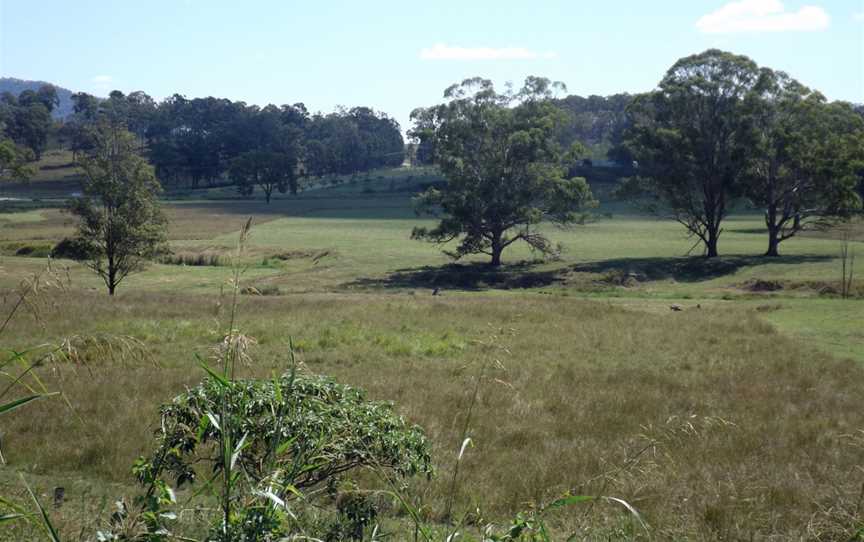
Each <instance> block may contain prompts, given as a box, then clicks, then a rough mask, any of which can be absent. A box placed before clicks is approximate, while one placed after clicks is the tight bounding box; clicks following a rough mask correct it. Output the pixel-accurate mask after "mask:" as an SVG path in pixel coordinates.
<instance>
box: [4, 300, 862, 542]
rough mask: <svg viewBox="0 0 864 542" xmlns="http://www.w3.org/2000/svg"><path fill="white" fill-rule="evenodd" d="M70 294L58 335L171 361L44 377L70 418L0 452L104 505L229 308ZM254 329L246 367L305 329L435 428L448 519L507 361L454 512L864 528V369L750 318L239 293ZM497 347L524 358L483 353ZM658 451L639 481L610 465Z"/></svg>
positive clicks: (18, 418)
mask: <svg viewBox="0 0 864 542" xmlns="http://www.w3.org/2000/svg"><path fill="white" fill-rule="evenodd" d="M67 295H68V296H69V297H68V298H67V299H65V300H64V303H63V306H64V307H66V308H65V309H63V310H62V311H58V312H55V313H53V314H51V315H50V316H48V320H47V322H46V326H47V329H50V330H51V331H52V334H55V335H57V336H60V335H65V334H72V333H75V332H82V331H83V330H82V327H84V328H86V330H87V332H92V333H123V334H125V335H130V336H133V337H136V338H137V339H139V340H141V341H142V342H143V343H144V344H146V345H147V348H148V350H149V353H150V354H151V355H152V357H153V358H154V359H157V360H158V361H159V366H154V365H152V364H146V363H141V364H137V365H135V366H133V367H129V366H118V364H113V363H104V364H102V365H101V366H96V365H95V364H94V366H91V370H87V369H86V368H84V367H80V366H79V367H77V368H76V367H71V366H70V367H68V368H64V369H63V370H60V371H58V372H54V373H52V374H46V375H45V376H46V377H47V378H48V382H49V384H50V385H53V387H54V388H56V389H62V390H63V392H64V393H65V394H66V395H67V396H68V397H69V399H70V400H71V402H72V404H73V405H75V409H76V412H75V414H70V413H69V412H68V410H66V409H65V408H64V407H63V405H62V404H61V403H60V402H44V403H42V404H38V405H35V406H34V408H31V409H28V410H26V411H20V412H19V413H16V415H15V416H13V417H12V418H11V420H10V421H9V423H8V425H7V426H6V427H4V433H5V435H6V437H5V439H4V441H5V446H6V450H7V452H6V453H7V457H8V458H9V460H10V463H11V464H12V466H13V468H15V469H18V470H24V471H27V472H32V473H36V474H39V475H41V476H45V477H49V479H50V477H51V476H56V477H58V479H62V478H63V477H64V476H70V475H73V473H74V476H75V477H76V478H77V477H81V478H84V479H87V480H90V481H91V483H92V484H93V486H94V487H95V488H97V489H95V490H94V491H97V492H98V491H102V490H101V489H98V488H103V487H104V485H105V484H108V483H123V484H128V483H129V481H130V479H129V475H128V467H129V465H130V464H131V461H132V460H133V459H134V458H135V457H136V456H137V455H138V454H140V453H142V452H144V451H145V450H146V449H147V446H148V440H149V435H150V432H151V431H152V429H153V424H154V423H155V422H156V420H157V417H156V409H157V406H158V404H159V403H161V402H164V401H166V400H168V399H170V397H172V396H173V395H175V394H176V393H178V392H179V391H181V390H182V389H183V388H184V386H187V385H190V384H192V383H194V382H196V381H198V380H199V379H200V378H201V376H202V375H201V371H200V370H199V369H198V368H197V366H196V363H195V361H194V358H193V356H192V353H193V352H199V353H201V354H202V355H207V354H208V352H209V351H210V349H211V348H212V347H213V346H214V345H215V344H216V343H217V342H218V340H219V334H218V333H217V325H216V306H215V301H216V300H215V299H213V298H206V297H200V296H182V295H179V296H167V295H161V294H147V295H145V294H141V295H128V296H124V297H122V298H120V299H117V300H113V301H112V300H108V299H107V298H105V297H104V296H100V295H87V294H83V293H74V292H73V293H70V294H67ZM241 324H242V326H243V328H244V330H245V331H247V332H248V333H249V334H250V335H252V336H254V337H256V338H257V339H258V342H259V345H258V346H257V347H256V348H255V349H254V351H253V354H254V358H255V360H256V362H255V364H254V365H253V366H249V367H246V368H245V369H244V371H245V372H246V373H247V374H252V375H259V376H265V375H269V374H271V373H272V372H274V371H277V372H278V371H279V370H280V366H281V364H283V363H284V362H285V349H286V346H287V342H288V337H289V335H293V336H295V337H296V338H297V340H298V343H299V344H300V346H301V348H302V357H303V359H304V360H305V363H306V365H307V366H308V367H309V369H310V370H313V371H318V372H322V373H326V374H330V375H333V376H335V377H336V378H338V379H339V380H341V381H344V382H348V383H351V384H354V385H358V386H362V387H365V388H367V389H368V390H369V391H370V393H371V395H372V396H373V397H375V398H383V399H389V400H393V401H395V403H396V404H397V405H398V407H399V410H400V411H401V412H402V413H403V414H404V415H406V416H407V417H409V418H410V419H411V420H412V421H415V422H417V423H419V424H421V425H422V426H423V427H425V428H426V430H427V431H428V433H429V435H430V437H431V439H432V441H433V442H434V443H435V457H436V460H437V463H438V467H439V469H440V474H439V476H438V478H437V480H436V481H433V482H432V483H431V484H428V485H426V484H422V483H421V484H418V485H415V486H414V487H413V488H412V491H414V492H416V493H417V494H418V495H422V496H423V499H424V501H425V502H426V503H427V504H428V508H427V509H426V513H427V514H428V515H429V517H430V518H431V519H436V518H439V517H440V515H441V514H442V513H443V504H444V495H445V494H446V492H447V490H448V488H447V484H448V481H449V478H450V477H449V475H448V473H449V472H450V471H451V469H452V468H453V466H454V458H455V454H456V452H457V451H458V449H459V445H460V444H461V440H460V431H461V423H460V420H461V419H462V416H464V414H465V409H466V405H467V402H468V399H469V397H468V396H469V391H470V389H471V379H472V378H473V375H474V374H476V370H475V368H476V363H478V362H479V361H480V360H483V359H486V358H488V357H490V356H494V357H496V358H497V359H499V360H500V361H501V366H500V367H499V368H497V369H495V370H493V371H492V372H491V373H489V378H488V379H487V381H486V382H485V383H484V384H483V386H482V387H481V392H480V395H479V402H478V405H477V407H476V410H475V412H474V421H473V422H472V424H471V430H470V436H471V438H472V439H473V441H474V443H475V445H476V446H475V448H473V449H471V450H469V451H468V452H467V456H466V459H465V460H464V462H463V465H462V474H461V475H460V476H461V477H462V479H463V481H462V482H461V483H460V484H459V486H458V492H457V499H456V502H457V505H456V507H455V508H456V509H457V510H468V509H472V508H473V507H474V506H477V505H479V506H482V508H483V511H484V513H487V514H490V515H491V516H493V517H504V516H505V515H506V514H510V513H512V512H514V511H516V510H519V509H522V508H524V506H525V505H526V503H528V502H532V501H540V500H545V499H548V498H550V497H552V496H554V495H556V494H558V493H560V492H563V491H565V490H567V489H575V490H576V491H577V492H579V493H596V492H600V491H603V492H605V493H607V494H611V495H616V496H619V497H622V498H625V499H627V500H628V501H630V502H632V503H633V504H634V505H635V506H637V507H638V508H639V510H640V511H641V512H643V514H644V516H645V518H646V519H647V521H648V522H649V524H650V525H651V526H652V532H653V534H654V535H655V537H656V538H658V539H670V538H677V539H684V538H686V539H715V540H729V539H750V537H754V538H755V539H760V538H766V537H775V538H777V539H798V538H813V537H814V536H815V535H816V533H822V534H825V535H826V537H827V538H826V539H833V538H831V537H828V536H827V535H828V533H834V534H837V533H840V532H842V531H843V529H851V528H852V522H854V521H857V522H859V523H860V521H861V520H862V517H861V515H860V514H859V513H858V511H857V508H856V505H855V503H856V502H857V498H858V495H859V493H860V489H861V483H862V476H861V473H860V470H859V469H858V465H860V457H861V453H862V448H861V446H860V444H861V439H860V438H858V439H857V440H856V439H855V438H853V437H854V436H855V435H860V433H859V431H860V430H861V429H862V428H864V415H862V413H861V411H860V408H859V405H858V402H859V400H858V398H859V394H860V387H861V384H862V382H864V368H862V367H861V366H860V365H859V364H856V363H854V362H851V361H846V362H844V361H838V360H835V359H832V358H830V357H829V356H827V355H823V354H820V353H818V352H816V351H813V350H809V349H807V348H805V347H803V345H802V344H800V343H797V342H794V341H792V340H789V339H786V338H784V337H782V336H780V335H778V334H777V333H776V332H775V331H774V329H773V328H772V327H770V326H769V325H767V324H764V323H762V321H761V320H759V319H757V317H756V316H755V314H754V313H751V312H747V311H744V310H740V311H728V310H709V309H702V310H696V309H692V310H688V311H685V312H683V313H671V312H670V313H669V314H668V315H666V314H664V315H648V314H645V313H640V312H635V311H629V310H625V309H622V308H616V307H612V306H609V305H606V304H603V303H597V302H588V301H579V300H572V299H567V298H558V297H551V296H537V297H536V298H533V299H531V300H530V302H528V300H527V299H526V298H525V297H523V296H512V297H502V296H487V295H472V296H468V295H451V296H448V297H445V298H433V297H431V296H425V297H420V296H409V295H399V296H396V295H390V296H385V295H380V296H379V295H306V296H290V297H279V298H258V297H256V298H244V299H243V300H242V302H241ZM14 326H15V327H13V328H10V334H11V336H14V337H16V343H17V342H20V343H22V344H26V343H28V342H32V341H33V340H34V339H36V338H37V337H44V334H43V333H42V332H39V331H38V329H36V328H34V327H33V326H32V325H31V324H30V323H28V322H27V321H26V320H20V321H18V322H17V323H16V324H15V325H14ZM502 330H503V331H502ZM493 332H494V333H496V334H500V335H501V339H500V340H501V341H502V342H503V343H504V344H506V345H508V347H509V354H506V355H502V354H501V352H500V351H497V350H488V349H486V348H485V347H483V346H481V345H480V344H479V343H478V341H479V340H483V339H485V338H486V337H487V336H488V335H489V334H490V333H493ZM406 345H408V346H406ZM10 346H12V345H10ZM79 417H80V419H83V420H84V421H83V422H82V421H79ZM34 420H38V423H34ZM647 443H652V444H651V446H650V447H649V450H648V451H647V452H646V453H643V454H642V455H641V456H640V457H639V459H638V461H636V462H635V464H634V465H633V466H632V468H630V469H628V470H626V471H624V472H618V471H617V470H616V469H617V467H619V466H620V465H622V464H624V463H625V462H626V459H627V457H628V456H631V455H632V454H634V453H635V452H636V451H638V450H640V449H642V448H643V447H645V445H646V444H647ZM604 475H606V476H604ZM42 479H45V478H42ZM72 498H73V502H74V496H73V497H72ZM76 506H78V505H75V506H69V507H68V510H69V512H68V513H69V514H70V516H72V517H69V518H66V519H67V521H68V525H69V528H70V529H71V528H72V527H71V526H72V525H75V524H76V522H80V518H78V519H76V518H75V514H76V512H75V510H77V509H78V508H76ZM65 510H66V509H64V514H65ZM562 522H563V523H564V524H566V525H568V526H570V527H578V526H580V525H581V526H584V525H590V526H591V527H592V528H593V529H597V530H599V531H597V532H608V533H615V532H618V531H616V529H619V528H621V526H622V525H625V526H626V524H627V523H628V522H629V520H627V519H626V517H625V516H624V515H623V514H621V513H620V512H619V511H618V510H614V509H607V508H602V507H596V508H593V509H592V510H591V513H590V514H589V516H587V517H584V516H583V515H582V513H581V512H580V511H579V510H576V511H573V512H571V513H570V515H569V516H566V517H564V518H562ZM622 532H625V531H622ZM838 536H839V535H838Z"/></svg>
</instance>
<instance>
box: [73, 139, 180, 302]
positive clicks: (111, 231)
mask: <svg viewBox="0 0 864 542" xmlns="http://www.w3.org/2000/svg"><path fill="white" fill-rule="evenodd" d="M135 149H136V144H135V138H134V136H133V135H132V134H130V133H129V132H126V131H125V130H120V129H116V128H112V129H106V130H103V131H102V132H101V133H100V134H99V138H98V142H97V145H96V148H95V150H94V151H92V152H91V153H89V154H88V155H87V156H85V157H84V158H82V159H81V160H80V166H81V168H82V170H83V171H84V176H85V180H84V182H83V192H84V196H83V197H81V198H78V199H76V200H74V201H73V202H72V204H71V206H70V211H71V212H72V213H73V214H74V215H76V216H78V217H79V224H78V232H77V237H76V239H75V241H76V242H77V243H79V245H80V246H81V247H83V249H84V250H83V254H82V256H83V258H82V260H81V261H82V263H84V265H86V266H87V267H89V268H90V269H92V270H93V271H94V272H95V273H96V274H97V275H99V277H101V278H102V280H103V281H104V282H105V285H106V286H107V287H108V293H109V295H114V291H115V289H116V288H117V285H118V284H120V282H121V281H122V280H123V279H124V278H126V277H127V276H129V275H130V274H132V273H135V272H138V271H140V270H141V269H143V267H144V266H145V265H146V263H147V261H148V260H152V259H153V258H155V257H157V256H158V255H160V254H162V253H164V252H166V251H167V241H166V224H167V220H166V218H165V216H164V215H163V213H162V210H161V206H160V204H159V200H158V195H159V193H160V192H161V186H160V185H159V181H158V180H156V177H155V175H154V174H153V168H152V167H151V166H150V165H149V164H147V162H146V161H145V160H144V159H143V158H142V157H141V156H139V155H138V154H136V152H135Z"/></svg>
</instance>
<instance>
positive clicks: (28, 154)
mask: <svg viewBox="0 0 864 542" xmlns="http://www.w3.org/2000/svg"><path fill="white" fill-rule="evenodd" d="M33 158H34V155H33V152H32V151H31V150H30V149H28V148H26V147H21V146H19V145H16V144H15V142H14V141H12V140H11V139H0V181H5V180H13V181H27V180H29V179H30V178H31V177H33V175H35V174H36V170H35V168H34V167H33V166H31V165H29V164H28V162H30V161H32V160H33Z"/></svg>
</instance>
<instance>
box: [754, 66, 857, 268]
mask: <svg viewBox="0 0 864 542" xmlns="http://www.w3.org/2000/svg"><path fill="white" fill-rule="evenodd" d="M762 78H763V82H762V83H761V84H760V86H759V88H758V90H757V91H756V92H754V93H753V95H752V96H750V97H749V98H748V100H747V101H748V104H749V107H751V108H752V118H753V126H754V129H755V134H756V144H755V145H754V146H753V147H752V151H753V152H752V157H751V161H750V167H749V168H748V175H747V179H746V183H745V193H746V195H747V196H748V198H749V199H750V200H751V201H752V202H753V203H754V204H755V205H757V206H759V207H762V208H763V209H764V210H765V226H766V228H767V230H768V249H767V251H766V253H765V254H766V256H778V255H779V250H778V248H779V246H780V243H781V242H783V241H785V240H787V239H789V238H791V237H793V236H795V234H797V233H798V232H799V231H801V230H804V229H806V228H809V227H812V226H819V225H826V224H829V223H831V222H833V221H835V220H837V219H842V218H844V217H848V216H849V215H850V214H851V213H853V212H854V211H855V210H857V209H859V208H860V205H861V200H860V197H859V196H858V194H857V193H856V185H857V183H858V181H859V177H858V175H859V172H860V171H861V170H862V169H864V118H862V117H861V116H859V115H858V114H857V113H856V112H855V110H854V109H853V108H852V106H851V105H850V104H846V103H828V102H827V101H826V99H825V97H824V96H823V95H822V94H820V93H819V92H815V91H812V90H810V89H809V88H807V87H805V86H804V85H802V84H801V83H799V82H798V81H796V80H794V79H792V78H791V77H789V76H788V75H786V74H785V73H782V72H775V71H772V70H769V69H763V70H762Z"/></svg>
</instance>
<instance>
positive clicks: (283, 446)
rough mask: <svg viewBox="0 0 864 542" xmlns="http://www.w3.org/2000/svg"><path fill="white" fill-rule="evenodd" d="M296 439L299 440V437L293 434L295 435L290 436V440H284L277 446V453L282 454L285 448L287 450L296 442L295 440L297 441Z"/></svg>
mask: <svg viewBox="0 0 864 542" xmlns="http://www.w3.org/2000/svg"><path fill="white" fill-rule="evenodd" d="M296 440H297V437H296V436H293V437H291V438H289V439H288V440H286V441H285V442H283V443H282V444H280V445H279V447H278V448H276V455H277V456H279V455H282V454H283V453H285V450H287V449H288V447H289V446H291V445H292V444H294V441H296Z"/></svg>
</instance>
